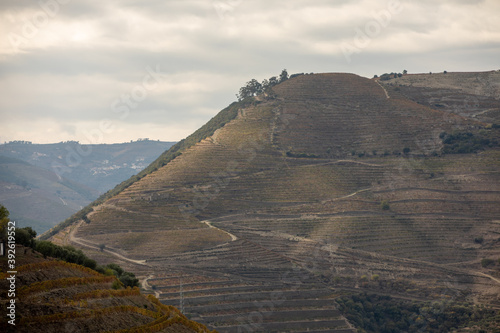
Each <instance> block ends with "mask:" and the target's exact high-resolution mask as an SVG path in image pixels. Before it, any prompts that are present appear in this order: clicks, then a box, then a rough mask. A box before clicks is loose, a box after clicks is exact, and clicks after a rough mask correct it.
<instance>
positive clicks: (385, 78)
mask: <svg viewBox="0 0 500 333" xmlns="http://www.w3.org/2000/svg"><path fill="white" fill-rule="evenodd" d="M406 74H408V71H407V70H406V69H405V70H404V71H403V73H394V72H391V73H384V74H382V75H380V80H382V81H388V80H390V79H397V78H398V77H402V76H403V75H406ZM373 78H374V79H376V78H378V75H374V76H373Z"/></svg>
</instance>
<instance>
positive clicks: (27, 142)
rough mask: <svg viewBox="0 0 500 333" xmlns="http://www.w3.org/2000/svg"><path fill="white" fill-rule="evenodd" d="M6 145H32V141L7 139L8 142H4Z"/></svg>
mask: <svg viewBox="0 0 500 333" xmlns="http://www.w3.org/2000/svg"><path fill="white" fill-rule="evenodd" d="M4 144H6V145H32V144H33V142H31V141H23V140H14V141H9V142H4Z"/></svg>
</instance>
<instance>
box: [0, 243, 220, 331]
mask: <svg viewBox="0 0 500 333" xmlns="http://www.w3.org/2000/svg"><path fill="white" fill-rule="evenodd" d="M17 254H18V256H17V258H16V259H17V263H18V264H19V266H18V268H17V274H16V283H15V285H16V290H17V297H16V299H15V300H16V303H15V316H16V318H15V319H14V320H15V323H16V325H15V326H12V325H10V324H8V323H7V319H8V320H11V319H13V318H8V317H7V316H6V315H5V314H3V315H2V320H1V322H0V327H1V330H2V332H30V333H36V332H43V333H48V332H58V333H59V332H85V333H87V332H165V333H167V332H175V333H179V332H182V333H190V332H211V331H209V330H208V329H207V328H206V327H205V326H203V325H200V324H198V323H196V322H194V321H191V320H189V319H187V318H186V317H185V316H184V315H183V314H182V313H180V312H179V310H177V309H176V308H175V307H173V306H166V305H163V304H161V303H160V302H159V301H158V300H157V299H156V298H155V297H153V296H148V297H146V296H144V295H142V294H141V292H140V290H139V289H138V288H137V287H135V288H133V289H131V288H130V287H128V288H127V289H125V288H123V287H120V283H119V281H118V280H117V279H116V278H115V277H114V276H104V275H102V274H99V273H97V272H96V271H94V270H91V269H89V268H86V267H83V266H80V265H76V264H70V263H67V262H64V261H58V260H51V259H44V258H43V257H42V256H41V255H40V254H39V253H36V252H32V250H31V249H28V248H26V249H24V248H23V247H22V246H18V247H17ZM0 264H1V265H0V266H1V268H2V272H1V273H0V275H1V276H2V279H1V281H0V287H1V289H0V290H1V293H2V295H1V305H2V309H3V310H5V309H7V305H8V302H9V299H10V298H8V297H7V290H9V287H8V284H9V281H7V280H6V277H7V276H10V275H8V274H6V273H5V271H6V270H5V268H6V267H7V265H6V258H4V257H2V258H1V260H0ZM2 313H4V311H2Z"/></svg>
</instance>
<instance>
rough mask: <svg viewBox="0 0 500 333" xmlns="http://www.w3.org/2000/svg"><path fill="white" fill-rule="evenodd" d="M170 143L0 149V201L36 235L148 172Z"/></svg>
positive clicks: (17, 144)
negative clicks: (134, 176) (151, 164)
mask: <svg viewBox="0 0 500 333" xmlns="http://www.w3.org/2000/svg"><path fill="white" fill-rule="evenodd" d="M172 144H173V143H170V142H157V141H149V140H143V141H137V142H130V143H123V144H111V145H105V144H102V145H81V144H79V143H77V142H72V141H70V142H61V143H56V144H29V143H25V142H12V143H8V144H3V145H0V202H1V203H3V204H4V205H6V206H7V207H9V209H10V211H11V212H12V218H13V219H14V220H16V221H17V222H18V223H19V225H21V226H31V227H33V228H34V229H36V230H37V231H38V232H39V233H42V232H45V231H47V230H48V229H50V228H52V227H53V226H54V225H55V224H56V223H57V222H59V221H62V220H64V219H66V218H68V217H70V216H71V215H72V214H74V213H75V212H77V211H79V210H80V209H82V207H85V206H86V205H88V204H89V203H90V202H92V201H93V200H95V199H97V198H98V197H99V195H100V194H102V193H104V192H106V191H108V190H110V189H112V188H113V187H115V186H116V185H117V184H119V183H120V182H122V181H124V180H126V179H128V178H130V177H131V176H132V175H134V174H136V173H138V172H140V171H141V170H142V169H144V168H145V167H147V166H148V165H149V164H150V163H151V162H152V161H153V160H154V159H155V158H156V157H157V156H158V155H160V154H161V153H162V152H163V151H165V150H166V149H168V148H170V147H171V146H172Z"/></svg>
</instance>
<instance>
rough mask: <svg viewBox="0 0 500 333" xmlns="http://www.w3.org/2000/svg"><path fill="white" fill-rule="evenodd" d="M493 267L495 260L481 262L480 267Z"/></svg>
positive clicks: (485, 259)
mask: <svg viewBox="0 0 500 333" xmlns="http://www.w3.org/2000/svg"><path fill="white" fill-rule="evenodd" d="M493 265H495V260H493V259H487V258H484V259H483V260H481V266H482V267H490V266H493Z"/></svg>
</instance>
